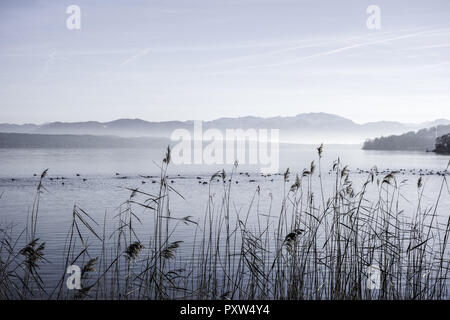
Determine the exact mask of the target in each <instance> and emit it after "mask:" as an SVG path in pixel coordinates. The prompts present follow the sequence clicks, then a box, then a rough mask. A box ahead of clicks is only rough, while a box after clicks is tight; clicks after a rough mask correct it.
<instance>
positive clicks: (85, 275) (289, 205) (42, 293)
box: [0, 146, 450, 300]
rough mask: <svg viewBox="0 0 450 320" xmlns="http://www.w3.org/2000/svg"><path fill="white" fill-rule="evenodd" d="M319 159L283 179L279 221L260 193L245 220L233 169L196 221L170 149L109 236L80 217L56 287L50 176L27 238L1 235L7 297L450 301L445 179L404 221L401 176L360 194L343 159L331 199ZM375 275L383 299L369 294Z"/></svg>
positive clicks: (0, 275) (371, 176)
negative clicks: (181, 234)
mask: <svg viewBox="0 0 450 320" xmlns="http://www.w3.org/2000/svg"><path fill="white" fill-rule="evenodd" d="M317 151H318V159H316V161H317V163H318V165H317V166H316V164H315V162H312V163H311V165H310V167H309V168H307V169H305V170H303V171H302V172H298V173H291V172H290V171H289V169H288V170H286V172H285V173H284V174H283V182H282V183H283V186H282V188H281V190H280V192H282V193H283V197H282V203H281V206H280V208H281V209H280V211H279V212H272V204H271V205H270V207H269V209H268V210H267V211H261V208H260V201H261V197H262V196H261V192H260V187H259V186H258V187H256V188H255V191H254V194H253V196H252V198H251V199H249V202H248V206H247V210H246V211H245V212H241V211H240V210H237V209H236V208H235V207H234V206H233V188H232V186H233V183H234V178H235V175H236V172H237V168H238V164H237V163H236V164H235V166H234V167H233V169H232V171H231V172H228V173H227V172H225V171H222V172H217V173H215V174H214V175H212V176H211V179H210V181H209V189H208V190H209V191H208V201H207V203H206V204H205V213H204V216H203V217H202V218H201V219H199V220H198V221H196V220H194V219H193V217H192V216H184V217H183V216H177V215H174V214H173V213H172V211H171V207H170V203H171V202H170V199H171V198H172V197H183V196H182V195H181V194H180V193H179V192H178V191H177V190H175V189H174V188H173V187H172V186H171V185H170V183H169V182H168V181H167V169H168V166H169V165H170V161H171V154H170V148H168V149H167V152H166V155H165V157H164V159H163V161H162V162H161V165H160V172H161V174H160V179H159V186H158V192H157V193H156V194H151V193H148V192H145V191H142V190H140V189H129V191H130V196H129V198H128V199H127V200H126V201H125V202H124V203H122V205H121V206H120V208H119V210H118V212H117V214H116V216H115V217H114V219H115V223H116V226H115V228H114V230H113V231H112V232H107V231H106V230H107V228H106V223H107V222H106V213H105V219H104V221H103V225H100V224H99V223H98V222H96V221H95V220H94V219H93V218H92V217H91V216H90V215H89V214H88V213H87V212H85V211H84V210H82V209H81V208H79V207H78V206H74V208H73V212H72V223H71V226H70V228H69V231H68V233H67V239H66V243H65V249H64V252H63V253H62V257H63V259H64V268H63V270H61V277H60V280H59V282H58V283H57V285H56V286H54V287H53V288H50V287H49V286H48V285H46V284H45V283H44V282H43V281H42V278H41V277H40V272H41V270H42V269H43V268H45V267H46V265H47V261H46V260H45V250H46V249H45V243H44V242H43V241H41V240H40V239H38V238H37V236H36V234H37V231H36V230H37V229H38V216H39V215H38V213H39V201H40V197H41V196H42V193H43V192H44V191H45V187H44V182H43V181H44V180H43V179H44V177H45V175H46V174H47V170H46V171H44V173H43V174H42V176H41V179H40V182H39V185H38V187H37V193H36V198H35V202H34V205H33V208H32V212H31V215H30V219H29V223H28V224H27V226H26V227H25V228H24V230H23V231H22V232H20V233H17V232H16V230H17V228H16V227H14V226H5V227H3V228H2V229H1V230H0V233H1V242H0V298H1V299H240V300H245V299H295V300H297V299H317V300H318V299H337V300H342V299H414V300H416V299H447V298H448V288H449V281H448V279H449V278H448V271H449V252H448V247H447V243H448V238H449V233H450V217H449V218H448V220H447V222H446V223H445V224H443V223H442V222H441V221H442V219H439V215H438V211H439V209H443V211H444V213H445V214H448V208H439V204H440V202H441V200H442V198H443V197H444V196H445V195H446V194H447V195H448V186H447V180H446V176H445V175H444V176H443V177H442V182H441V185H440V187H439V193H438V194H436V200H435V203H434V205H433V206H432V207H430V206H424V205H423V197H424V189H425V186H424V183H423V180H422V178H419V180H418V181H417V199H415V200H414V201H415V202H416V207H415V210H414V212H405V211H404V209H402V208H401V201H400V200H401V199H402V198H403V195H402V193H401V188H402V184H403V182H402V181H399V179H398V178H397V176H396V174H395V172H391V173H388V174H386V175H385V176H383V177H381V178H380V177H379V176H378V175H377V173H378V172H377V170H376V168H374V169H373V170H371V171H370V172H369V173H368V174H367V179H366V180H365V182H364V183H363V184H362V186H361V187H360V188H359V189H358V190H355V187H354V184H353V182H352V181H351V177H350V171H349V169H348V167H347V166H344V165H343V164H342V163H341V162H340V160H337V161H336V162H335V163H334V165H333V167H332V170H331V171H332V173H333V181H334V185H333V192H332V193H331V195H328V196H327V194H326V193H325V191H324V184H323V181H322V166H321V158H322V153H323V152H324V150H323V146H320V147H319V148H318V149H317ZM447 170H448V167H447ZM214 183H217V184H220V185H221V186H222V188H221V194H220V197H214V196H213V194H212V191H211V185H212V184H214ZM314 190H319V192H318V193H319V194H318V195H316V193H315V192H314ZM138 208H139V213H138ZM143 214H148V215H150V216H151V219H152V223H151V225H152V228H151V230H148V234H147V235H145V236H142V235H141V236H138V233H137V232H136V226H137V225H139V224H141V223H142V220H141V217H140V216H142V215H143ZM250 215H256V220H255V221H257V222H256V224H255V225H253V224H250V223H249V222H248V221H249V217H250ZM180 224H183V225H187V226H188V227H190V228H192V234H193V235H194V241H193V245H192V248H190V250H191V253H190V254H189V255H190V257H189V258H186V255H188V254H186V252H188V250H189V249H184V248H183V246H184V245H185V243H184V242H183V239H177V238H176V236H174V234H175V231H176V230H177V228H178V227H179V225H180ZM14 234H15V235H16V237H15V238H13V235H14ZM143 239H146V240H143ZM25 240H26V245H25V246H24V247H22V248H19V247H18V244H19V243H21V242H23V241H25ZM91 248H100V250H92V249H91ZM182 250H184V251H183V252H184V258H183V257H181V256H182V255H181V254H180V252H181V251H182ZM72 264H78V265H81V266H82V289H80V290H68V289H67V288H66V286H65V280H66V278H67V274H66V273H65V272H66V269H67V267H68V266H69V265H72ZM374 269H376V270H375V271H377V272H378V273H379V276H380V282H379V284H380V288H379V289H371V287H370V283H368V279H370V272H371V270H374Z"/></svg>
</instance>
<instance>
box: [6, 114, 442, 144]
mask: <svg viewBox="0 0 450 320" xmlns="http://www.w3.org/2000/svg"><path fill="white" fill-rule="evenodd" d="M445 122H450V121H449V120H445V119H439V120H435V121H433V122H425V123H421V124H408V123H400V122H394V121H380V122H369V123H365V124H358V123H355V122H353V121H352V120H350V119H347V118H344V117H341V116H338V115H334V114H329V113H302V114H298V115H296V116H292V117H270V118H261V117H251V116H248V117H240V118H220V119H216V120H212V121H204V122H203V130H206V129H209V128H216V129H219V130H222V131H223V132H224V131H225V130H226V129H237V128H240V129H244V130H246V129H249V128H254V129H280V138H281V141H283V142H294V143H321V142H324V143H356V144H357V143H362V142H363V141H364V140H366V139H367V138H374V137H378V136H387V135H395V134H397V135H398V134H402V133H404V132H407V131H411V130H419V129H422V128H427V127H429V126H430V124H432V123H445ZM175 129H188V130H190V131H192V130H193V121H164V122H149V121H145V120H141V119H119V120H115V121H110V122H97V121H88V122H51V123H46V124H42V125H35V124H26V125H14V124H0V132H15V133H34V134H76V135H86V134H87V135H102V136H103V135H114V136H120V137H166V138H168V137H170V135H171V134H172V132H173V131H174V130H175Z"/></svg>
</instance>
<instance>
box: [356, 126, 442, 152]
mask: <svg viewBox="0 0 450 320" xmlns="http://www.w3.org/2000/svg"><path fill="white" fill-rule="evenodd" d="M448 133H450V125H446V126H437V127H432V128H428V129H422V130H419V131H417V132H413V131H410V132H407V133H405V134H402V135H391V136H388V137H380V138H375V139H371V140H367V141H366V142H364V145H363V149H364V150H403V151H404V150H411V151H427V150H428V151H431V150H434V149H435V143H436V138H437V136H440V135H445V134H448Z"/></svg>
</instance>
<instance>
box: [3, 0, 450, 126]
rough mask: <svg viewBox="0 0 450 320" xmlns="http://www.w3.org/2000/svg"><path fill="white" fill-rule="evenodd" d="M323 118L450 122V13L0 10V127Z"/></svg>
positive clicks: (240, 2)
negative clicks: (72, 25) (74, 15)
mask: <svg viewBox="0 0 450 320" xmlns="http://www.w3.org/2000/svg"><path fill="white" fill-rule="evenodd" d="M371 4H374V5H378V6H379V7H380V9H381V29H380V30H369V29H368V28H367V26H366V20H367V18H368V16H369V14H367V13H366V9H367V7H368V6H369V5H371ZM69 5H78V6H79V7H80V8H81V29H80V30H69V29H67V27H66V19H67V18H68V17H69V15H68V14H67V13H66V8H67V7H68V6H69ZM319 111H321V112H329V113H335V114H339V115H342V116H345V117H348V118H350V119H352V120H354V121H356V122H368V121H375V120H397V121H404V122H421V121H426V120H432V119H436V118H450V1H448V0H370V1H365V0H353V1H349V0H340V1H336V0H327V1H325V0H323V1H321V0H221V1H219V0H201V1H200V0H189V1H188V0H184V1H183V0H170V1H168V0H149V1H143V0H142V1H137V0H126V1H125V0H124V1H117V0H115V1H112V0H102V1H101V0H83V1H82V0H71V1H63V0H58V1H56V0H53V1H44V0H42V1H39V0H29V1H25V0H2V1H1V2H0V122H14V123H25V122H37V123H42V122H48V121H85V120H99V121H108V120H114V119H117V118H142V119H146V120H151V121H159V120H172V119H179V120H186V119H213V118H218V117H236V116H245V115H255V116H264V117H268V116H278V115H282V116H288V115H295V114H298V113H303V112H319Z"/></svg>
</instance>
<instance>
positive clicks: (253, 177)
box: [11, 167, 450, 185]
mask: <svg viewBox="0 0 450 320" xmlns="http://www.w3.org/2000/svg"><path fill="white" fill-rule="evenodd" d="M348 172H349V173H351V174H358V175H361V174H370V173H373V174H374V175H376V176H378V175H388V174H394V175H412V176H415V175H417V176H442V177H443V176H447V175H450V171H447V170H433V169H398V170H391V169H389V168H388V169H384V170H378V169H377V168H376V167H374V168H372V169H369V170H367V169H360V168H356V170H350V169H349V170H348ZM328 174H329V175H331V174H332V170H329V171H328ZM33 176H34V177H39V176H40V175H39V174H37V173H35V174H33ZM74 176H75V178H78V179H79V180H80V181H82V182H87V181H88V180H89V177H88V176H85V175H82V174H80V173H76V174H75V175H74ZM211 176H213V175H194V176H189V175H180V174H177V175H173V176H170V175H168V176H166V181H169V182H170V183H172V184H173V183H176V181H177V180H180V179H191V180H196V181H198V184H201V185H207V184H209V183H210V182H212V181H213V180H214V181H216V182H220V181H223V182H224V183H225V182H231V181H232V179H230V178H227V179H226V180H225V179H223V178H222V174H221V173H219V174H217V175H216V176H215V177H214V179H211ZM277 176H284V173H274V174H269V173H268V174H263V173H251V172H238V173H237V174H236V176H235V178H233V182H234V183H236V184H239V183H240V182H248V183H255V182H261V181H264V182H273V181H274V180H276V178H277ZM112 178H115V179H120V180H127V179H141V184H146V183H152V184H154V183H157V182H158V179H159V177H158V176H156V175H155V176H152V175H138V176H131V175H130V176H129V175H122V174H121V173H118V172H116V173H115V174H114V175H113V176H112ZM221 178H222V179H221ZM46 179H48V180H49V181H51V182H59V183H60V184H61V185H65V181H66V180H68V179H71V178H69V177H67V176H53V177H52V176H50V175H49V176H47V178H46ZM261 179H263V180H261ZM18 180H20V179H19V178H11V181H12V182H15V181H18ZM287 181H289V180H287Z"/></svg>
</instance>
